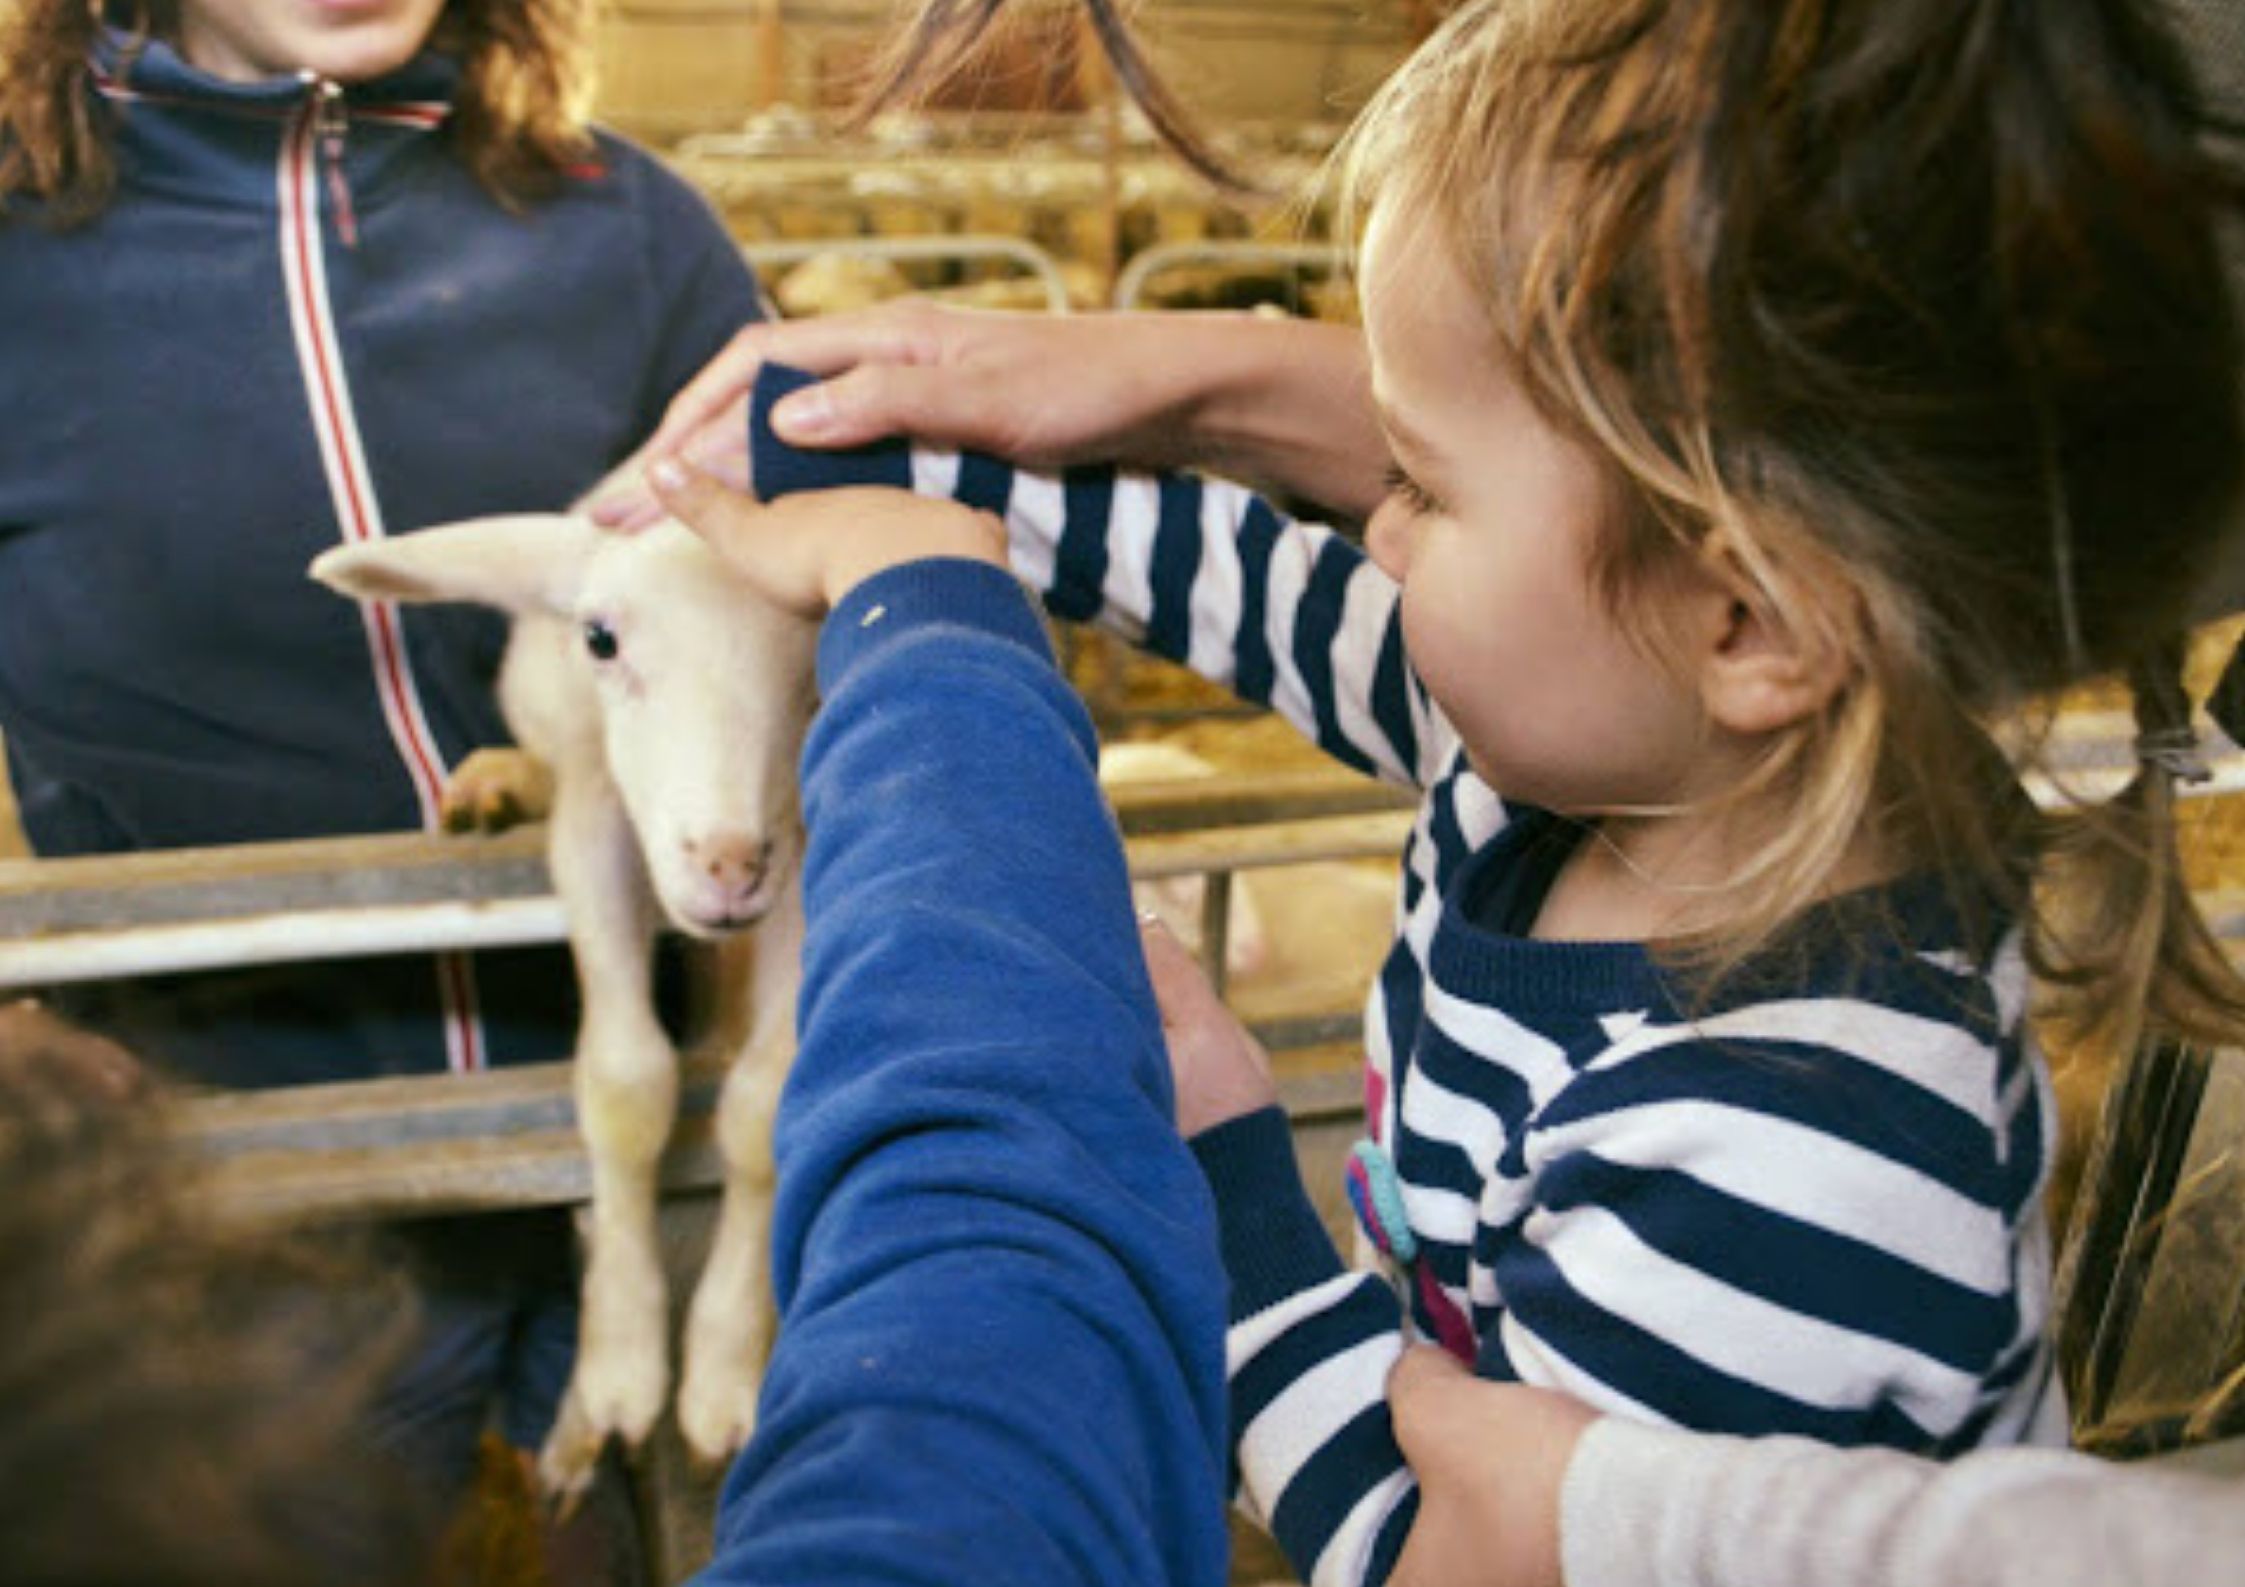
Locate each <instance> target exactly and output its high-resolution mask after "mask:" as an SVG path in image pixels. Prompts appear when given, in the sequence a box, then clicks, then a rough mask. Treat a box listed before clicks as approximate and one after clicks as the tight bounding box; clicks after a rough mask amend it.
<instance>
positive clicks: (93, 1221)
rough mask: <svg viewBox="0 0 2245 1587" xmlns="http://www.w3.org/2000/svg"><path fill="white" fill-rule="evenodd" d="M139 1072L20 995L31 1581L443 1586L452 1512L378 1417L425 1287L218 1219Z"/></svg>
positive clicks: (10, 1141)
mask: <svg viewBox="0 0 2245 1587" xmlns="http://www.w3.org/2000/svg"><path fill="white" fill-rule="evenodd" d="M131 1074H132V1066H131V1063H130V1060H129V1059H127V1058H126V1057H125V1056H124V1055H123V1054H122V1052H121V1051H119V1050H118V1049H116V1048H114V1047H113V1046H111V1045H109V1044H108V1043H106V1042H102V1041H100V1040H98V1039H96V1038H90V1037H87V1036H86V1035H84V1034H83V1033H81V1032H78V1031H75V1030H73V1029H71V1028H70V1027H67V1026H65V1025H63V1024H62V1023H61V1022H59V1021H57V1020H55V1019H53V1018H52V1017H51V1016H48V1015H45V1014H44V1013H42V1012H40V1011H37V1010H31V1009H28V1008H27V1007H26V1006H24V1005H20V1004H19V1005H9V1006H0V1560H5V1561H6V1562H7V1565H6V1572H5V1574H6V1577H7V1580H8V1582H9V1583H10V1584H11V1587H407V1584H409V1583H419V1582H426V1581H428V1580H429V1579H430V1571H431V1568H432V1565H433V1562H434V1561H435V1560H436V1559H437V1557H438V1555H437V1550H438V1546H439V1541H440V1535H439V1523H440V1521H441V1516H440V1515H439V1514H438V1513H437V1511H436V1508H435V1506H434V1503H433V1501H432V1499H431V1498H430V1497H429V1496H428V1495H427V1494H426V1493H425V1492H423V1491H422V1489H421V1488H420V1487H419V1486H418V1485H416V1484H414V1483H413V1482H412V1481H411V1480H410V1479H409V1477H408V1476H407V1475H406V1474H405V1473H404V1472H403V1471H402V1470H401V1469H399V1468H398V1467H396V1466H394V1465H392V1464H390V1463H388V1462H387V1461H386V1460H385V1458H384V1457H382V1456H381V1455H380V1454H378V1453H377V1452H376V1451H375V1450H374V1449H373V1448H372V1447H371V1446H370V1443H369V1440H368V1437H367V1430H366V1424H365V1420H364V1415H363V1407H364V1406H365V1405H366V1404H367V1403H368V1401H369V1399H370V1397H371V1396H372V1395H373V1393H374V1392H375V1390H376V1388H377V1386H378V1384H380V1383H381V1382H382V1381H383V1380H384V1378H385V1375H386V1374H387V1372H388V1371H389V1370H390V1367H391V1365H392V1363H393V1362H395V1360H396V1359H397V1358H398V1356H399V1354H400V1352H401V1351H402V1350H403V1348H404V1346H405V1344H406V1341H407V1339H408V1338H409V1337H410V1333H411V1330H412V1328H413V1327H414V1324H415V1313H414V1311H413V1308H412V1301H411V1295H410V1291H409V1290H408V1289H407V1288H406V1287H405V1286H404V1285H403V1283H402V1282H400V1281H398V1280H397V1279H396V1278H395V1277H394V1275H384V1274H382V1273H381V1272H380V1270H379V1269H376V1268H375V1267H373V1266H372V1265H371V1263H366V1262H361V1261H360V1260H358V1259H357V1258H354V1257H351V1256H349V1255H347V1254H345V1251H344V1249H343V1248H342V1247H340V1246H338V1245H337V1244H336V1242H335V1240H334V1238H333V1236H332V1235H323V1236H322V1237H321V1238H320V1243H319V1244H318V1245H317V1246H315V1245H313V1244H312V1243H310V1241H309V1240H306V1239H296V1238H293V1237H283V1236H279V1235H276V1234H273V1233H271V1232H270V1231H267V1232H253V1231H243V1232H230V1231H228V1230H225V1229H221V1228H219V1227H216V1226H214V1225H213V1224H212V1223H211V1222H210V1221H209V1220H208V1219H207V1218H205V1217H203V1216H201V1215H200V1210H199V1205H198V1203H197V1202H196V1201H195V1200H194V1199H193V1197H192V1195H191V1184H190V1182H189V1181H188V1180H187V1179H185V1178H183V1177H182V1171H181V1168H180V1165H179V1163H178V1161H177V1160H176V1158H175V1156H174V1154H173V1152H172V1150H171V1149H170V1148H168V1147H167V1145H166V1143H165V1141H164V1140H163V1139H162V1137H161V1136H160V1135H159V1134H158V1132H157V1130H156V1128H155V1124H156V1114H155V1112H154V1099H153V1098H152V1097H151V1096H150V1095H148V1094H147V1093H146V1092H145V1090H144V1089H139V1088H137V1086H136V1083H135V1082H134V1081H133V1080H132V1079H131V1078H130V1077H131ZM136 1090H137V1092H138V1094H135V1093H136Z"/></svg>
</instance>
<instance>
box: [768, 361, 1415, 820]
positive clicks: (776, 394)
mask: <svg viewBox="0 0 2245 1587" xmlns="http://www.w3.org/2000/svg"><path fill="white" fill-rule="evenodd" d="M812 379H813V377H812V376H810V375H807V374H805V373H804V372H803V371H801V370H795V369H787V368H783V367H780V366H778V365H768V366H766V367H765V368H763V369H762V370H761V371H760V372H759V373H758V375H757V378H756V384H755V388H754V390H753V391H752V392H751V393H750V407H749V414H748V424H747V430H748V435H749V444H750V447H751V450H752V452H753V455H754V469H753V473H754V483H755V488H756V491H757V493H758V494H760V495H763V496H766V497H770V498H778V497H785V496H790V495H793V494H796V493H800V492H807V491H809V492H815V491H823V490H831V489H834V488H837V487H840V486H849V485H880V486H888V487H891V488H897V489H910V490H913V491H915V492H917V493H919V494H920V495H923V496H927V497H933V498H949V499H951V500H954V501H957V502H960V503H963V504H965V505H966V506H969V507H973V508H977V509H980V510H982V511H985V512H988V513H990V514H992V515H994V516H996V517H1000V518H1002V519H1003V520H1004V522H1005V527H1006V533H1007V539H1008V542H1009V547H1008V550H1009V556H1010V560H1011V563H1012V566H1013V570H1014V572H1015V573H1017V574H1018V575H1020V577H1021V578H1023V579H1024V580H1026V581H1027V582H1028V583H1029V584H1031V585H1032V586H1034V587H1035V588H1036V589H1037V590H1038V591H1039V592H1040V594H1041V595H1042V596H1043V599H1044V604H1045V607H1046V609H1047V610H1048V611H1050V612H1051V613H1052V614H1053V615H1054V616H1056V617H1060V618H1064V619H1067V620H1069V621H1071V622H1096V623H1098V624H1099V625H1100V626H1102V627H1104V628H1107V629H1109V630H1110V631H1112V632H1114V633H1117V634H1119V635H1121V636H1122V637H1123V638H1125V639H1127V640H1129V641H1131V642H1132V643H1134V644H1138V645H1142V646H1144V647H1145V648H1146V649H1148V650H1150V651H1152V652H1153V653H1154V654H1156V655H1159V656H1163V657H1166V658H1168V659H1169V660H1172V661H1177V662H1181V663H1183V664H1184V665H1186V666H1189V667H1191V668H1192V669H1193V670H1194V671H1196V672H1198V673H1200V674H1201V676H1203V677H1205V678H1208V679H1210V680H1211V681H1213V682H1215V683H1218V684H1221V685H1223V686H1224V687H1226V688H1229V689H1231V690H1232V691H1233V692H1235V693H1237V694H1238V695H1239V696H1240V697H1241V698H1242V699H1245V700H1248V701H1251V702H1253V703H1255V704H1258V705H1268V706H1270V707H1271V708H1272V709H1273V710H1275V711H1277V712H1278V713H1279V714H1280V715H1282V716H1284V717H1285V718H1286V719H1287V720H1288V721H1290V722H1292V723H1293V724H1294V725H1295V726H1296V727H1297V728H1299V729H1301V731H1302V732H1303V733H1305V734H1306V735H1308V736H1309V737H1310V738H1312V739H1313V740H1315V741H1316V743H1317V744H1318V745H1319V747H1320V748H1322V749H1324V750H1325V751H1327V752H1328V753H1329V754H1331V755H1333V756H1334V757H1335V758H1336V759H1338V760H1341V761H1343V762H1344V763H1346V764H1348V765H1350V766H1353V767H1355V768H1356V769H1358V770H1360V771H1366V772H1372V773H1376V774H1378V775H1380V776H1384V777H1387V778H1389V779H1391V780H1393V781H1397V782H1402V783H1408V784H1412V785H1415V786H1423V785H1425V784H1426V783H1429V782H1431V781H1432V780H1433V779H1434V778H1435V777H1436V776H1438V775H1440V774H1441V772H1442V771H1443V770H1444V769H1445V767H1446V765H1447V763H1448V761H1449V759H1450V756H1451V751H1452V749H1453V747H1454V737H1453V735H1452V734H1451V733H1450V730H1449V728H1448V726H1447V724H1446V723H1444V722H1443V721H1442V720H1441V718H1440V717H1439V715H1438V713H1436V711H1435V710H1434V707H1433V705H1432V704H1431V702H1430V701H1429V699H1428V697H1427V694H1426V691H1425V689H1424V688H1423V687H1421V686H1420V684H1419V682H1418V680H1417V678H1416V677H1415V676H1414V675H1413V674H1412V672H1411V668H1410V665H1409V662H1408V660H1407V658H1406V657H1405V655H1404V650H1403V634H1402V625H1401V623H1400V621H1399V618H1398V601H1397V589H1396V585H1395V582H1394V581H1393V580H1392V579H1390V578H1389V577H1388V576H1387V575H1386V574H1385V573H1383V572H1381V571H1380V569H1379V568H1377V567H1376V566H1374V565H1373V564H1372V562H1371V561H1370V560H1369V559H1368V558H1367V557H1366V556H1365V554H1364V551H1363V549H1362V547H1360V546H1358V545H1357V544H1355V543H1354V542H1353V541H1351V540H1349V539H1347V538H1346V537H1344V536H1342V535H1340V534H1337V533H1335V532H1334V531H1333V530H1331V529H1328V528H1325V527H1323V526H1321V525H1318V524H1311V523H1297V522H1293V521H1291V520H1289V519H1288V518H1287V516H1286V515H1285V514H1284V513H1283V512H1281V511H1279V510H1278V509H1277V508H1275V507H1273V506H1272V505H1271V504H1270V503H1269V502H1267V501H1265V500H1264V499H1263V498H1261V497H1259V496H1257V495H1255V494H1254V493H1253V492H1251V491H1249V490H1247V489H1245V488H1244V487H1242V486H1239V485H1234V484H1230V483H1228V482H1225V481H1222V480H1217V479H1212V478H1207V477H1204V476H1201V475H1197V474H1158V475H1149V474H1131V473H1124V472H1118V471H1117V470H1115V469H1113V468H1110V467H1104V466H1101V467H1079V468H1070V469H1068V470H1066V471H1065V472H1063V473H1061V474H1059V475H1051V474H1040V473H1037V472H1035V471H1034V470H1031V469H1025V468H1018V467H1016V466H1015V465H1014V464H1012V463H1011V462H1008V461H1005V460H1003V459H1000V458H996V457H992V456H989V455H987V454H984V453H980V452H945V451H939V450H935V449H932V448H926V447H913V446H908V445H906V444H905V443H903V442H900V441H884V442H879V443H876V444H874V445H870V446H863V447H857V448H853V449H851V450H848V451H834V452H814V451H806V450H804V449H801V448H797V447H791V446H789V445H787V444H786V443H785V442H784V441H782V440H781V439H780V438H779V437H778V435H777V434H776V432H775V430H774V427H773V426H774V415H775V414H776V413H777V411H778V409H779V407H780V406H781V405H782V404H784V403H785V402H786V401H788V400H789V399H790V398H791V397H793V396H797V395H800V394H801V392H802V391H803V390H805V389H806V388H807V387H808V386H809V385H810V382H811V381H812Z"/></svg>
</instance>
